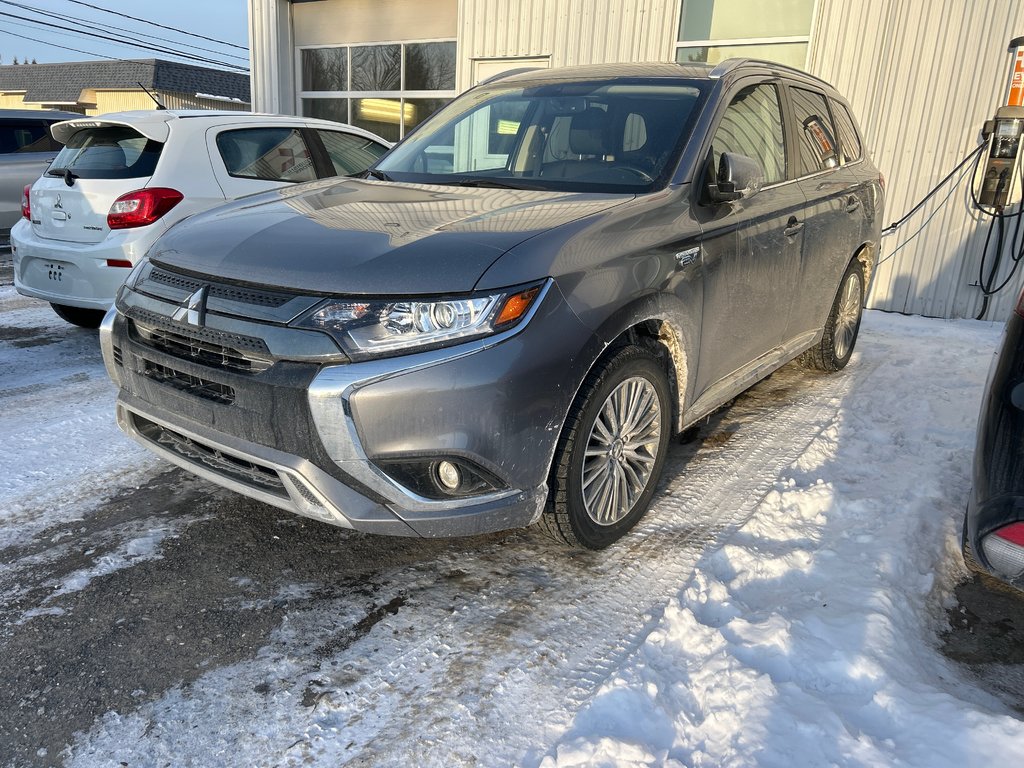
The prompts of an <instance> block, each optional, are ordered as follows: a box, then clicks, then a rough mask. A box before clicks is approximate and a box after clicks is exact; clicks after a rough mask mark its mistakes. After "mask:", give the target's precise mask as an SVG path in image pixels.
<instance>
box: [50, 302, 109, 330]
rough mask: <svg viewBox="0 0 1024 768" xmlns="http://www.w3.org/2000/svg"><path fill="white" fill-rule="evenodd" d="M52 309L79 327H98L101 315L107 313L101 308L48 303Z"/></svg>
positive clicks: (63, 318)
mask: <svg viewBox="0 0 1024 768" xmlns="http://www.w3.org/2000/svg"><path fill="white" fill-rule="evenodd" d="M50 306H51V307H53V311H54V312H56V313H57V315H58V316H59V317H60V318H61V320H66V321H67V322H69V323H71V324H72V325H77V326H78V327H79V328H99V327H100V323H102V322H103V316H104V315H105V314H107V313H106V312H104V311H103V310H102V309H83V308H82V307H69V306H68V305H67V304H52V303H51V304H50Z"/></svg>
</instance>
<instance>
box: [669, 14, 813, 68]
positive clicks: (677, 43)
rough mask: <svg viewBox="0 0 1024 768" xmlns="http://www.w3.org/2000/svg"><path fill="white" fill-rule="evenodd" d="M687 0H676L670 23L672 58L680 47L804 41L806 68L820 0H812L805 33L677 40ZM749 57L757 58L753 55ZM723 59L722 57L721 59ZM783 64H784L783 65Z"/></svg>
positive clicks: (739, 45) (712, 46)
mask: <svg viewBox="0 0 1024 768" xmlns="http://www.w3.org/2000/svg"><path fill="white" fill-rule="evenodd" d="M686 2H688V0H676V9H675V18H674V23H673V25H672V29H673V32H672V37H673V41H672V58H673V60H678V59H677V57H678V55H679V49H680V48H720V47H723V46H728V47H733V48H740V47H744V46H756V45H786V44H790V43H804V44H806V45H807V52H806V53H805V54H804V63H803V65H802V67H801V69H807V64H808V62H809V61H810V58H811V36H812V34H813V33H814V28H815V27H816V26H817V23H818V10H819V6H820V5H821V0H814V8H813V9H812V10H811V25H810V27H809V28H808V30H807V34H806V35H789V36H781V37H741V38H732V37H731V38H720V39H707V40H679V39H678V38H679V26H680V24H682V21H683V5H684V4H685V3H686ZM751 58H755V59H756V58H758V56H756V55H754V56H751ZM723 61H724V59H723ZM783 66H785V65H783Z"/></svg>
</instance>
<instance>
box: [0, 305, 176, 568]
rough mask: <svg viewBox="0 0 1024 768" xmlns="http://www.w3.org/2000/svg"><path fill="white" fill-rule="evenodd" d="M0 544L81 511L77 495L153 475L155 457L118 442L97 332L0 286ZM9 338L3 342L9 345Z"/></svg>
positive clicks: (92, 498)
mask: <svg viewBox="0 0 1024 768" xmlns="http://www.w3.org/2000/svg"><path fill="white" fill-rule="evenodd" d="M0 340H2V341H4V342H7V344H5V348H4V350H3V354H2V357H0V435H2V436H3V472H2V473H0V500H2V504H0V548H4V547H7V546H11V545H13V544H16V543H20V542H23V541H25V540H27V538H29V537H30V536H31V535H33V534H35V533H38V532H39V531H41V530H43V529H45V528H46V527H48V526H50V525H52V524H53V523H56V522H65V521H67V520H68V519H74V518H75V517H77V516H79V515H80V514H81V512H82V509H83V507H84V505H83V502H86V504H88V503H94V502H96V501H97V500H99V499H102V498H103V497H104V496H105V495H106V494H108V493H109V492H112V491H114V490H116V488H118V487H124V486H127V485H130V484H133V483H138V482H139V481H141V480H142V479H143V478H144V477H146V476H148V475H150V474H152V473H153V471H154V470H155V469H156V468H157V467H158V466H159V462H158V461H156V459H154V458H152V457H151V456H150V454H149V453H148V452H147V451H146V450H145V449H143V448H142V447H140V446H136V445H135V444H134V443H132V442H130V441H128V440H125V439H124V437H123V436H122V435H121V432H120V430H119V429H118V428H117V425H116V424H115V423H114V419H113V398H114V392H115V390H114V388H113V385H112V384H111V382H110V379H109V378H107V375H106V373H105V371H104V369H103V362H102V358H101V356H100V352H99V347H98V345H97V343H96V332H95V331H87V330H82V329H77V328H74V327H73V326H69V325H67V324H66V323H64V322H63V321H61V320H59V319H58V318H57V317H56V315H54V313H53V310H51V309H50V307H49V305H47V304H45V303H43V302H40V301H36V300H33V299H26V298H23V297H21V296H19V295H18V294H16V293H15V292H14V289H13V288H12V287H10V286H5V287H2V288H0ZM8 345H9V346H8Z"/></svg>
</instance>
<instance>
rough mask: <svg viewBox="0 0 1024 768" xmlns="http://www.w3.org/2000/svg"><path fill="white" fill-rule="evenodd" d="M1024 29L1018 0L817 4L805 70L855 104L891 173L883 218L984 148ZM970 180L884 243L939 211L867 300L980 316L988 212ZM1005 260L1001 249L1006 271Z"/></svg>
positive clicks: (999, 305) (1014, 289) (886, 252)
mask: <svg viewBox="0 0 1024 768" xmlns="http://www.w3.org/2000/svg"><path fill="white" fill-rule="evenodd" d="M1021 34H1024V3H1022V2H1020V0H986V2H977V3H976V2H964V0H819V2H818V10H817V17H816V20H815V29H814V30H813V31H812V34H811V48H810V54H809V64H808V69H810V71H811V72H813V73H814V74H817V75H819V76H820V77H822V78H824V79H825V80H828V81H829V82H831V83H832V84H833V85H835V86H836V87H837V88H838V89H839V90H840V91H841V92H842V93H843V94H844V95H845V96H846V97H847V98H848V99H849V100H850V101H851V103H852V105H853V107H854V110H855V112H856V115H857V117H858V118H859V120H860V123H861V128H862V129H863V130H864V133H865V137H866V139H867V143H868V145H869V146H870V147H871V149H872V151H873V156H874V159H875V162H876V164H877V165H878V167H879V168H880V169H881V170H882V172H883V173H884V174H885V178H886V182H887V195H886V208H887V210H886V214H885V221H886V223H889V222H891V221H893V220H894V219H896V218H898V217H899V216H901V215H902V214H903V213H904V212H906V211H908V210H909V209H910V207H911V206H913V205H914V204H915V203H916V202H917V201H918V200H920V199H921V198H922V197H923V196H924V195H925V194H926V193H927V192H928V191H929V190H930V189H931V188H932V187H933V186H934V185H935V184H936V183H937V182H938V181H940V180H941V179H942V178H943V177H944V176H945V175H946V174H947V173H948V172H949V171H950V170H952V168H953V167H954V166H955V165H956V164H957V162H958V161H959V160H960V159H961V158H963V157H964V156H965V155H967V153H968V152H970V151H971V149H973V148H974V147H975V146H977V144H978V142H979V141H980V140H981V135H980V130H981V127H982V125H983V124H984V122H985V120H986V119H988V118H990V117H992V115H993V113H994V112H995V110H996V108H997V107H998V106H1000V105H1002V104H1003V103H1004V99H1005V95H1006V89H1007V84H1008V77H1009V72H1010V56H1009V54H1008V52H1007V44H1008V42H1009V41H1010V39H1011V38H1013V37H1015V36H1017V35H1021ZM968 176H969V174H968ZM968 182H969V178H967V177H965V178H963V179H962V180H961V182H960V183H959V184H958V185H957V186H956V187H955V190H954V191H953V193H952V196H951V197H950V199H949V201H948V202H947V203H946V204H945V205H944V206H940V203H941V201H942V200H943V198H944V197H945V193H946V192H947V191H948V188H947V189H946V190H944V191H943V192H942V193H940V194H939V195H938V196H937V197H936V198H933V202H931V203H929V204H928V206H927V207H926V208H925V209H924V210H922V211H921V212H920V213H919V214H918V215H916V216H915V217H914V218H913V219H911V220H910V221H909V222H908V224H907V225H906V226H904V227H903V228H902V229H901V230H900V231H899V232H898V233H897V235H896V236H890V237H886V238H884V239H883V243H882V252H881V258H882V259H885V258H886V257H888V256H890V255H892V254H893V252H894V250H895V248H896V247H898V246H899V245H900V243H902V242H903V241H904V240H906V238H907V237H908V236H909V235H911V234H913V233H914V232H915V231H916V230H917V229H918V228H919V227H921V225H922V224H923V223H924V222H925V221H926V219H928V217H929V216H931V215H932V214H933V213H934V218H932V219H931V221H930V222H929V223H928V225H927V226H926V227H925V228H924V229H923V230H922V231H921V234H920V236H918V237H917V238H916V239H914V240H913V241H912V242H910V243H909V244H908V245H906V247H904V248H902V249H901V250H900V251H899V252H898V253H895V255H893V256H892V258H891V259H890V260H889V261H886V262H885V263H883V264H881V266H880V267H879V269H878V272H877V275H876V277H875V280H874V285H873V287H872V293H871V295H870V297H869V306H872V307H876V308H879V309H886V310H892V311H897V312H907V313H912V314H921V315H927V316H933V317H974V316H975V315H977V313H978V310H979V309H980V307H981V304H982V298H981V291H980V290H979V289H978V288H977V287H976V285H975V286H972V285H971V284H972V283H974V284H976V283H977V282H978V270H979V266H980V264H979V262H980V259H981V253H982V248H983V247H984V243H985V236H986V234H987V233H988V227H989V219H988V218H987V217H984V216H982V215H980V214H978V212H976V211H975V210H973V208H972V206H971V202H970V197H969V194H968ZM1018 199H1019V197H1018ZM936 209H938V210H937V212H936ZM1011 210H1012V211H1015V210H1017V209H1016V207H1014V208H1013V209H1011ZM1007 252H1008V251H1004V253H1007ZM1008 262H1009V258H1008V256H1006V255H1004V259H1003V265H1004V266H1003V269H1002V270H1001V275H1002V274H1005V273H1006V268H1007V264H1008ZM1022 282H1024V270H1021V274H1018V275H1016V277H1015V278H1014V280H1013V281H1012V283H1011V284H1010V285H1008V286H1007V288H1006V289H1005V290H1004V291H1002V292H1001V293H1000V294H998V295H997V296H996V297H995V299H994V300H993V302H992V305H991V306H990V307H989V310H988V312H987V314H986V318H987V319H992V320H1000V319H1004V318H1005V317H1006V316H1007V315H1008V314H1009V312H1010V311H1011V309H1012V307H1013V304H1014V302H1015V300H1016V297H1017V295H1018V293H1019V292H1020V287H1021V284H1022Z"/></svg>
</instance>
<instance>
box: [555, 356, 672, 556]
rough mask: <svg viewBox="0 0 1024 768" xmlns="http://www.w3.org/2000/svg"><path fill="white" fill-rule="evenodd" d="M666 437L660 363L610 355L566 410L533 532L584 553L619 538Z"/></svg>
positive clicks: (636, 510) (641, 504)
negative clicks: (543, 506)
mask: <svg viewBox="0 0 1024 768" xmlns="http://www.w3.org/2000/svg"><path fill="white" fill-rule="evenodd" d="M672 431H673V430H672V404H671V397H670V390H669V384H668V379H667V377H666V375H665V365H664V363H663V362H662V361H661V360H660V359H659V358H658V356H657V355H656V354H655V353H654V352H653V351H651V350H649V349H646V348H644V347H639V346H627V347H624V348H622V349H620V350H618V351H617V352H615V353H614V354H613V355H612V356H611V357H610V358H609V359H608V360H607V361H606V362H604V363H603V364H599V365H598V366H597V367H596V368H595V370H594V371H592V372H591V373H590V375H589V376H588V377H587V379H586V381H585V382H584V383H583V386H582V387H581V388H580V392H579V394H578V395H577V396H576V400H575V401H574V402H573V405H572V407H571V408H570V409H569V415H568V418H567V419H566V422H565V427H564V429H563V431H562V436H561V438H560V439H559V441H558V447H557V449H556V450H555V457H554V462H553V464H552V468H551V476H550V480H549V488H550V496H549V497H548V505H547V508H546V509H545V510H544V514H543V515H542V516H541V520H540V523H539V524H540V527H541V528H542V529H543V530H544V531H545V532H546V533H547V534H548V535H550V536H551V537H552V538H554V539H555V540H556V541H559V542H561V543H565V544H569V545H571V546H582V547H586V548H587V549H603V548H605V547H607V546H609V545H610V544H612V543H613V542H615V541H617V540H618V539H620V538H621V537H622V536H623V535H624V534H625V533H626V532H627V531H628V530H629V529H630V528H632V527H633V526H634V525H636V524H637V522H639V520H640V518H641V517H643V514H644V512H646V511H647V507H648V505H649V504H650V503H651V498H652V497H653V496H654V491H655V489H656V488H657V485H658V479H659V477H660V476H661V470H662V468H663V467H664V465H665V456H666V454H667V453H668V445H669V438H670V436H671V433H672Z"/></svg>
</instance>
